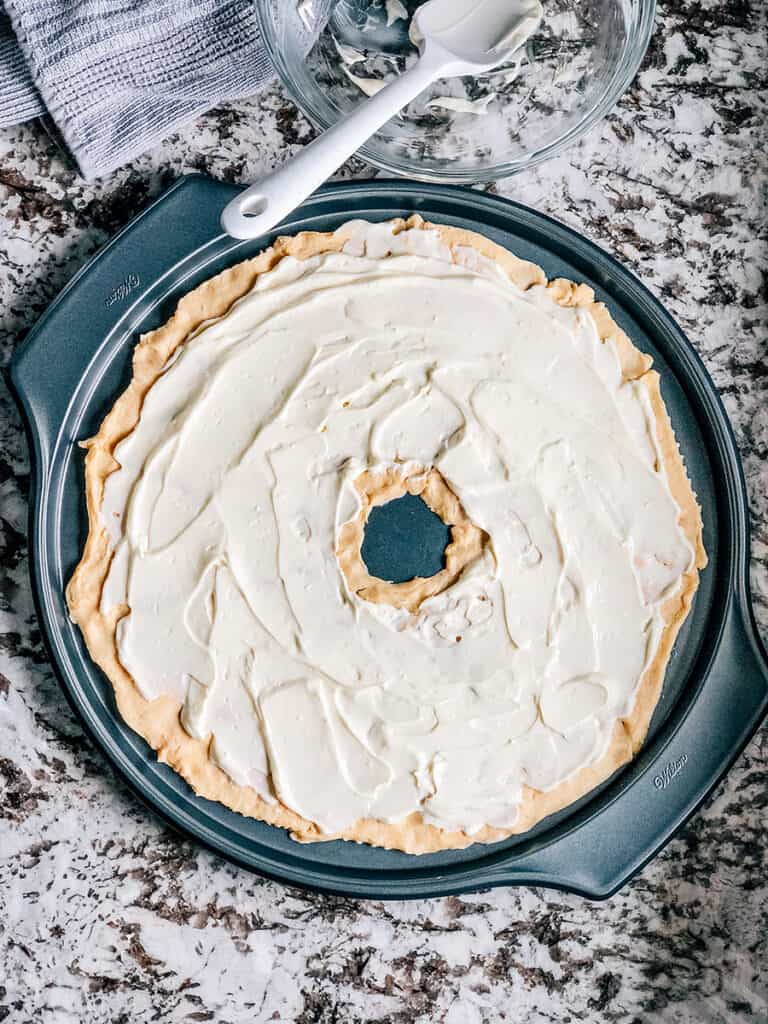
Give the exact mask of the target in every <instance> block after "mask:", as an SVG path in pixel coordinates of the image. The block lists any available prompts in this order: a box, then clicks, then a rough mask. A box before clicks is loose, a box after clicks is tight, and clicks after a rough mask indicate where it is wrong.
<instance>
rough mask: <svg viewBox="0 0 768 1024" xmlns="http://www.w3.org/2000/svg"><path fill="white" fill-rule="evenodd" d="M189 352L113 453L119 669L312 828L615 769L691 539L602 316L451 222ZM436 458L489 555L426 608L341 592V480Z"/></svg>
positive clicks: (268, 302)
mask: <svg viewBox="0 0 768 1024" xmlns="http://www.w3.org/2000/svg"><path fill="white" fill-rule="evenodd" d="M346 232H347V234H348V241H347V242H346V244H345V246H344V249H343V251H341V252H327V253H324V254H322V255H319V256H312V257H309V258H307V259H305V260H302V261H299V260H296V259H294V258H293V257H286V258H284V259H283V260H282V261H280V262H279V263H278V264H277V266H276V267H275V268H274V269H273V270H271V271H269V272H268V273H265V274H262V275H261V276H260V277H259V278H258V281H257V283H256V285H255V286H254V287H253V288H252V289H251V291H249V292H248V293H247V294H246V295H245V296H244V297H243V298H241V299H240V300H239V301H237V302H236V303H235V305H234V306H233V307H232V309H231V310H230V311H229V312H228V313H227V314H226V315H225V316H224V317H222V318H221V319H219V320H216V321H213V322H209V323H206V324H204V325H203V326H202V327H201V328H200V329H198V330H197V331H196V332H195V334H194V335H193V336H192V337H191V338H190V339H189V340H188V341H187V342H186V343H185V344H184V345H183V346H181V348H180V349H178V350H177V353H176V355H175V356H174V358H173V359H172V360H171V361H170V363H169V365H168V366H167V367H166V369H165V370H164V372H163V374H162V375H161V376H160V377H159V378H158V379H157V381H156V382H155V383H154V385H153V386H152V387H151V389H150V390H149V392H148V393H147V395H146V397H145V399H144V403H143V406H142V410H141V416H140V419H139V422H138V423H137V425H136V427H135V429H134V430H133V431H132V432H131V433H130V434H129V435H128V436H127V437H126V438H125V439H124V440H123V441H122V442H121V443H120V444H119V445H118V447H117V449H116V452H115V456H116V459H117V461H118V463H119V468H118V469H117V470H116V471H115V472H113V473H112V474H111V475H110V476H109V477H108V478H107V480H106V484H105V489H104V498H103V503H102V507H101V517H102V522H103V524H104V526H105V528H106V529H107V531H108V533H109V535H110V538H111V542H112V544H113V547H114V557H113V559H112V562H111V565H110V569H109V573H108V576H107V579H106V582H105V584H104V588H103V590H102V596H101V607H102V610H103V611H105V612H107V611H109V610H110V609H113V608H114V607H115V606H117V605H121V604H126V605H127V606H128V607H129V609H130V611H129V613H128V614H127V615H126V616H125V617H123V618H122V619H121V620H120V622H119V625H118V630H117V637H116V641H117V649H118V654H119V658H120V661H121V662H122V664H123V666H124V667H125V668H126V669H127V671H128V672H129V673H130V674H131V675H132V677H133V679H134V680H135V683H136V685H137V687H138V688H139V690H140V692H141V693H142V695H143V696H144V697H146V698H147V699H153V698H155V697H159V696H161V695H164V694H168V695H170V696H172V697H173V698H175V699H176V700H178V701H179V702H180V703H181V704H182V723H183V725H184V728H185V729H186V730H187V731H188V732H189V733H190V734H191V735H192V736H194V737H198V738H205V737H208V736H210V737H211V747H210V756H211V757H212V758H213V759H214V761H215V762H216V763H217V764H218V765H219V766H220V767H221V768H222V769H223V770H224V771H225V772H226V773H227V774H228V775H229V776H230V777H231V778H232V779H233V780H234V781H235V782H237V783H240V784H243V785H248V786H252V787H254V788H255V789H256V790H257V791H258V792H259V793H260V794H261V795H262V796H263V797H264V798H265V799H267V800H274V799H275V798H277V799H279V800H280V801H281V802H282V803H283V804H285V805H286V806H287V807H288V808H290V809H292V810H294V811H296V812H297V813H299V814H301V815H302V816H303V817H305V818H306V819H308V820H310V821H312V822H315V823H316V824H317V825H318V826H319V828H320V829H321V830H322V831H323V832H325V833H333V832H337V831H339V830H342V829H344V828H347V827H349V826H350V825H352V824H353V823H354V822H355V821H357V820H359V819H360V818H364V817H368V818H375V819H379V820H381V821H385V822H399V821H402V820H403V819H404V818H406V817H407V816H408V815H409V814H410V813H411V812H413V811H418V812H420V813H421V814H422V815H423V819H424V820H425V821H426V822H428V823H432V824H435V825H437V826H440V827H443V828H448V829H454V828H461V829H463V830H465V831H466V832H468V833H469V834H473V833H475V832H477V831H478V830H479V829H481V828H482V826H483V825H486V824H487V825H492V826H495V827H498V828H511V827H513V826H514V823H515V819H516V816H517V813H518V807H519V804H520V802H521V800H522V798H523V793H524V787H525V786H531V787H534V788H536V789H541V790H550V789H552V788H553V787H555V786H557V785H558V784H559V783H561V782H563V780H566V779H568V778H569V777H571V776H572V775H573V774H574V773H575V772H576V771H578V770H579V769H580V768H582V767H583V766H585V765H589V764H592V763H594V762H595V761H596V760H597V759H598V758H600V756H601V755H602V754H603V753H604V751H605V750H606V748H607V745H608V743H609V740H610V737H611V735H612V732H613V729H614V726H615V723H616V721H617V719H619V718H621V717H623V716H626V715H627V714H629V712H630V711H631V709H632V707H633V703H634V700H635V696H636V693H637V690H638V686H639V683H640V679H641V677H642V675H643V672H644V669H645V668H646V666H648V665H649V663H650V662H651V660H652V659H653V656H654V653H655V651H656V649H657V646H658V643H659V638H660V636H661V633H662V631H663V627H664V620H663V617H662V604H663V603H664V601H665V600H666V599H667V598H669V597H670V596H672V595H673V594H674V593H675V592H676V591H677V590H678V588H679V587H680V584H681V578H682V575H683V573H684V572H685V571H686V570H687V569H689V568H690V567H691V565H692V564H693V561H694V552H693V550H692V548H691V545H690V544H689V542H688V540H687V539H686V537H685V534H684V533H683V530H682V528H681V526H680V524H679V513H680V510H679V508H678V506H677V504H676V502H675V500H674V499H673V497H672V495H671V493H670V490H669V486H668V483H667V480H666V477H665V472H664V467H663V464H662V462H661V459H660V455H659V451H658V441H657V438H656V433H655V426H654V417H653V414H652V411H651V409H650V405H649V399H648V396H647V393H646V390H645V388H644V386H643V385H642V383H640V382H636V381H628V380H624V379H623V376H622V372H621V368H620V365H619V360H618V356H617V353H616V351H615V349H614V347H613V346H612V345H611V344H605V343H603V342H601V340H600V336H599V333H598V330H597V327H596V324H595V321H594V319H593V318H592V316H591V314H590V313H589V312H588V311H586V310H584V309H578V308H564V307H561V306H559V305H557V304H556V303H555V302H554V301H553V300H552V298H551V296H550V295H549V294H548V293H547V291H546V289H545V288H543V287H541V286H534V287H531V288H529V289H528V290H527V291H522V290H520V289H519V288H518V287H516V286H515V285H514V284H513V283H512V282H511V281H510V280H509V278H508V276H507V274H506V273H505V271H504V270H503V269H502V268H501V267H500V266H499V265H498V264H496V263H495V262H494V261H492V260H490V259H486V258H485V257H483V256H481V255H480V254H479V253H477V252H476V251H475V250H474V249H471V248H469V247H467V248H466V249H461V248H460V247H459V248H456V247H455V248H454V250H453V256H452V253H451V250H450V249H449V248H448V247H447V246H446V245H445V243H444V242H443V241H442V240H441V237H440V235H439V233H438V232H436V231H431V230H415V229H414V230H406V231H402V232H401V233H399V234H393V232H392V229H391V226H390V225H389V224H381V225H371V224H364V223H362V222H357V223H352V224H350V225H348V226H347V228H346ZM393 465H395V466H397V467H400V469H401V470H402V472H403V473H411V472H413V473H418V472H422V471H425V470H428V469H429V468H431V467H434V468H436V469H438V470H439V472H440V473H441V474H442V477H443V478H444V479H445V481H446V482H447V483H448V485H449V487H450V488H451V489H452V491H453V492H454V493H455V495H456V496H457V497H458V499H459V500H460V502H461V504H462V506H463V508H464V510H465V512H466V514H467V516H468V517H469V518H470V519H471V520H472V521H473V523H475V524H476V525H477V526H478V527H480V528H481V529H482V530H483V531H485V532H486V533H487V534H488V536H489V538H490V541H489V544H488V546H487V548H486V549H485V551H484V554H483V556H482V557H481V558H479V559H478V560H476V561H475V562H474V563H473V564H472V565H471V566H470V567H469V568H468V569H467V570H466V571H465V572H464V573H463V574H462V575H461V577H460V578H459V579H458V580H457V581H456V582H455V583H454V584H453V585H451V586H449V587H448V588H447V589H446V590H444V591H443V592H442V593H440V594H438V595H437V596H435V597H432V598H429V599H428V600H426V601H424V602H423V603H422V604H421V606H420V607H419V608H418V609H417V610H416V611H415V612H410V611H408V610H406V609H395V608H392V607H389V606H388V605H386V604H373V603H371V602H369V601H366V600H364V599H362V598H361V597H359V596H358V595H357V594H356V593H353V592H350V590H349V589H348V587H347V585H346V581H345V578H344V575H343V573H342V572H341V571H340V568H339V564H338V560H337V556H336V546H337V539H338V536H339V531H340V529H341V527H342V526H343V525H344V524H345V523H346V522H347V521H348V520H350V519H351V518H352V517H354V516H355V515H356V514H357V511H358V508H359V499H358V496H357V493H356V491H355V488H354V486H353V483H354V481H355V479H356V478H357V477H359V475H360V474H361V473H362V472H364V471H366V470H367V471H370V472H372V473H374V474H375V473H376V472H377V470H383V469H385V468H387V467H392V466H393Z"/></svg>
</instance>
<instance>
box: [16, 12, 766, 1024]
mask: <svg viewBox="0 0 768 1024" xmlns="http://www.w3.org/2000/svg"><path fill="white" fill-rule="evenodd" d="M767 11H768V8H767V7H766V5H765V4H764V3H760V2H759V0H725V2H721V0H664V2H663V3H662V5H661V12H660V18H659V21H658V24H657V29H656V33H655V36H654V40H653V44H652V46H651V50H650V52H649V54H648V56H647V58H646V61H645V64H644V67H643V70H642V72H641V74H640V76H639V78H638V80H637V82H636V83H635V85H634V86H633V88H632V89H631V91H630V92H629V93H628V94H627V95H626V96H625V97H624V99H623V100H622V102H621V103H620V104H619V106H618V108H617V109H616V110H615V111H614V112H613V113H612V114H611V115H610V117H608V118H607V119H606V120H605V121H604V122H603V123H602V124H601V125H600V126H599V127H597V128H596V129H595V130H593V132H592V133H591V134H590V135H589V136H588V137H587V138H586V139H584V140H583V141H582V142H581V143H580V144H579V145H577V146H576V147H574V148H572V149H571V150H570V151H569V152H567V153H566V154H565V155H564V156H562V157H561V158H558V159H557V160H553V161H551V162H550V163H548V164H546V165H545V166H543V167H541V168H539V169H537V170H535V171H532V172H530V173H527V174H524V175H520V176H518V177H516V178H514V179H512V180H509V181H506V182H501V183H499V185H498V186H497V190H498V191H499V192H500V193H502V194H504V195H509V196H512V197H514V198H516V199H519V200H521V201H522V202H525V203H528V204H530V205H532V206H535V207H537V208H538V209H540V210H543V211H544V212H546V213H550V214H552V215H554V216H555V217H558V218H560V219H561V220H564V221H565V222H567V223H568V224H570V225H572V226H574V227H575V228H577V229H578V230H580V231H582V232H583V233H584V234H586V235H587V236H588V237H589V238H592V239H594V240H595V241H596V242H598V243H599V244H601V245H602V246H604V247H605V248H607V249H608V250H609V251H611V252H612V253H614V254H615V255H616V256H618V257H619V258H620V259H621V260H622V261H623V262H624V263H625V264H626V265H627V266H629V267H630V268H632V269H633V270H634V271H635V272H636V273H638V274H639V275H640V277H641V278H642V279H643V281H644V282H645V283H646V284H647V285H648V286H649V287H650V288H651V289H652V291H654V292H655V294H656V295H658V296H659V297H660V298H661V299H662V300H663V301H664V302H665V303H666V305H667V307H668V308H669V309H670V311H671V312H672V313H673V315H674V316H675V317H676V318H677V319H678V320H679V322H680V323H681V324H682V325H683V327H684V328H685V330H686V331H687V332H688V334H689V336H690V338H691V340H692V341H693V344H694V345H695V346H696V348H697V349H698V351H699V352H700V353H701V355H702V356H703V358H704V361H705V363H706V365H707V367H708V369H709V371H710V373H711V374H712V376H713V378H714V380H715V383H716V384H717V386H718V388H719V389H720V392H721V394H722V396H723V398H724V400H725V403H726V406H727V408H728V412H729V413H730V416H731V419H732V422H733V424H734V428H735V430H736V436H737V439H738V443H739V447H740V449H741V453H742V457H743V460H744V467H745V470H746V475H747V482H748V486H749V492H750V499H751V503H752V513H753V520H754V526H753V542H752V543H753V563H752V567H753V572H752V579H753V587H754V591H755V608H756V612H757V616H758V619H759V621H760V626H761V629H762V631H763V636H764V637H765V638H768V351H767V350H766V340H765V338H766V312H767V303H768V295H767V294H766V286H765V283H764V278H763V277H762V276H761V272H764V271H765V269H766V263H767V262H768V260H767V259H766V248H767V246H766V204H765V186H766V180H767V179H768V168H767V167H766V164H765V149H766V141H767V140H766V134H767V133H768V129H766V113H767V112H766V106H767V105H768V78H767V77H766V72H765V68H766V66H768V46H766V24H765V22H766V12H767ZM311 135H312V132H311V129H310V127H309V125H308V124H307V122H306V121H305V120H304V118H303V117H301V116H300V115H299V114H298V113H297V111H296V110H295V108H294V107H293V106H292V105H291V103H289V102H288V101H287V100H286V98H285V96H284V94H283V93H282V91H281V90H280V89H279V88H278V87H276V86H275V87H273V88H271V89H270V90H269V91H267V92H266V93H265V94H263V95H262V96H261V97H259V98H258V99H254V100H251V101H248V102H242V103H238V104H236V105H233V106H231V107H227V108H226V109H221V110H217V111H214V112H212V113H209V114H208V115H206V116H205V117H202V118H200V120H199V121H198V122H197V123H196V124H194V125H192V126H191V127H189V128H188V129H187V130H186V131H184V132H183V133H181V134H179V135H176V136H174V137H173V138H171V139H169V140H168V141H167V143H166V144H164V145H163V146H161V147H159V148H158V149H156V150H155V151H153V152H151V153H149V154H147V155H145V156H143V157H141V158H140V159H138V160H136V161H135V162H134V163H133V164H131V165H130V166H128V167H126V168H124V169H122V170H120V171H118V172H117V173H115V174H114V175H112V176H111V177H110V178H109V179H107V180H105V181H103V182H100V183H98V184H96V185H86V184H84V183H83V182H82V181H80V180H79V179H78V178H77V176H76V175H75V173H74V172H73V170H72V168H71V166H70V165H69V164H68V163H67V160H66V158H65V156H64V155H63V154H62V152H61V150H60V149H59V147H58V145H57V142H56V141H55V139H54V138H52V137H51V136H50V135H49V134H48V132H47V130H46V127H45V125H43V124H41V123H32V124H30V125H27V126H25V127H21V128H15V129H10V130H6V131H5V132H3V133H0V352H1V358H2V361H3V363H5V362H7V360H8V358H9V356H10V354H11V352H12V351H13V349H14V347H15V346H16V345H18V344H19V342H20V341H21V339H22V338H23V336H24V333H25V332H26V331H27V330H28V329H29V327H30V326H31V325H32V323H33V322H34V321H35V319H36V318H37V317H38V315H39V314H40V313H41V312H42V311H43V310H44V309H45V307H46V306H47V305H48V303H49V302H50V301H51V299H52V298H53V297H54V296H55V295H56V293H57V292H58V291H59V290H60V289H61V287H62V286H63V285H64V284H65V283H66V282H67V281H68V280H69V279H70V278H71V277H72V275H73V274H74V273H75V271H76V270H77V269H78V268H79V267H80V266H82V264H83V263H84V262H85V261H86V260H87V258H88V257H89V256H90V255H91V254H92V253H93V252H95V251H96V249H97V248H98V247H99V246H100V245H101V244H102V243H103V242H104V241H105V240H106V239H107V238H109V237H110V235H112V234H113V233H114V232H115V231H116V230H117V229H118V228H119V227H120V226H121V225H123V224H124V223H125V222H126V221H128V220H129V219H130V218H131V217H132V216H133V215H134V213H136V212H137V211H138V210H139V209H141V207H142V206H144V205H145V204H146V203H147V201H148V200H150V199H151V198H152V197H153V196H155V195H157V194H158V193H159V192H160V191H161V190H162V188H163V187H164V186H166V185H167V184H169V183H170V182H171V181H172V180H173V179H174V178H175V177H176V176H177V175H178V174H180V173H182V172H185V171H191V170H199V171H204V172H206V173H208V174H211V175H213V176H214V177H219V178H226V179H227V180H230V181H243V182H245V181H248V180H250V179H252V178H255V177H257V176H258V175H259V174H260V173H261V172H262V171H264V170H266V169H268V168H270V167H272V166H273V165H274V164H276V163H277V162H279V161H281V160H283V159H285V157H286V156H288V155H289V154H290V153H291V152H292V151H294V150H295V149H296V148H297V147H299V146H301V144H302V143H304V142H306V141H307V140H308V139H309V138H310V137H311ZM344 173H345V174H346V175H353V176H367V175H368V174H369V173H370V171H369V168H367V167H366V166H364V165H363V164H361V163H360V162H353V163H352V164H351V165H349V166H348V167H347V168H345V171H344ZM0 402H2V411H0V565H1V567H2V569H1V571H0V672H2V675H0V947H1V948H0V1021H12V1022H14V1024H15V1022H20V1024H22V1022H30V1024H38V1022H41V1024H48V1022H54V1024H59V1022H67V1024H69V1022H70V1021H71V1022H78V1024H80V1022H83V1024H100V1022H104V1024H107V1022H109V1024H117V1022H128V1021H130V1022H132V1024H133V1022H137V1021H150V1020H151V1021H167V1022H176V1021H208V1020H210V1021H217V1022H218V1021H221V1022H224V1021H226V1022H230V1024H236V1022H241V1021H242V1022H245V1021H248V1022H249V1024H250V1022H253V1021H261V1020H284V1021H300V1022H303V1024H309V1022H331V1021H333V1022H353V1021H382V1022H383V1021H387V1022H392V1024H415V1022H427V1021H444V1022H451V1024H458V1022H462V1024H463V1022H481V1021H487V1022H495V1021H502V1020H506V1021H515V1022H528V1021H530V1022H536V1024H538V1022H544V1021H553V1022H565V1021H571V1022H575V1021H589V1022H601V1021H628V1022H630V1021H631V1022H636V1021H637V1022H646V1021H648V1022H651V1021H653V1022H656V1021H663V1022H669V1024H672V1022H674V1024H699V1022H707V1024H719V1022H725V1021H727V1022H731V1021H738V1022H741V1021H749V1020H755V1021H760V1022H763V1024H765V1022H767V1021H768V898H767V897H768V837H767V836H766V820H768V785H767V783H768V728H766V727H764V728H763V729H762V730H761V731H760V732H759V733H758V734H757V736H756V737H755V739H754V740H753V741H752V742H751V744H750V745H749V747H748V749H747V750H746V751H745V753H744V754H742V756H741V757H740V758H739V759H738V761H737V763H736V764H735V766H734V767H733V769H732V771H731V772H730V773H729V775H728V778H727V779H726V780H725V781H724V782H723V783H722V784H721V785H720V786H719V787H718V789H717V791H716V793H715V795H714V796H713V798H712V799H710V800H709V801H708V802H707V803H706V805H705V806H704V808H703V809H702V810H701V811H700V812H699V813H698V814H697V815H696V816H695V818H694V819H693V820H692V821H691V822H690V824H689V825H688V826H687V827H686V828H685V829H683V831H682V832H681V833H680V834H679V835H678V837H677V838H676V839H675V840H674V841H673V842H672V843H671V844H670V845H669V846H668V847H667V849H666V850H665V851H664V852H663V853H662V854H661V855H660V856H659V857H658V858H657V859H656V860H655V861H654V862H653V863H652V864H650V865H649V866H648V867H646V868H645V870H644V871H643V872H642V873H641V874H640V875H639V876H638V877H637V878H636V879H635V880H634V881H633V882H631V883H630V884H629V885H628V886H627V887H626V888H625V889H624V890H623V891H622V892H620V893H619V894H618V895H617V896H615V897H613V899H611V900H609V901H607V902H605V903H602V904H589V903H586V902H584V901H583V900H581V899H578V898H576V897H571V896H564V895H561V894H558V893H555V892H548V891H545V890H541V889H499V890H494V891H492V892H485V893H479V894H477V895H473V896H463V897H460V898H459V897H454V898H447V899H439V900H425V901H421V902H415V903H394V904H383V903H374V902H368V901H355V900H345V899H338V898H332V897H322V896H314V895H307V894H304V893H300V892H296V891H292V890H289V889H285V888H283V887H282V886H280V885H277V884H274V883H272V882H267V881H262V880H260V879H258V878H255V877H253V876H251V875H249V874H247V873H246V872H243V871H239V870H237V869H235V868H233V867H231V866H229V865H228V864H226V863H224V862H223V861H221V860H218V859H217V858H215V857H213V856H211V855H210V854H208V853H206V852H202V851H200V850H199V849H197V848H196V847H195V846H194V845H193V844H191V843H186V842H182V841H180V840H179V839H178V838H177V837H176V836H174V835H172V834H171V833H170V832H169V831H167V830H166V829H164V828H163V827H162V825H161V824H159V822H158V821H157V820H156V819H155V818H153V816H152V815H151V813H150V812H148V811H147V810H146V809H145V808H144V807H142V806H141V805H140V804H139V803H138V802H137V800H136V799H135V798H134V797H133V796H132V795H131V794H130V793H129V792H128V791H126V789H125V788H124V787H123V786H122V785H121V784H120V783H119V782H117V781H116V780H115V778H114V777H113V775H112V773H111V771H110V770H109V768H108V767H107V765H106V763H105V761H104V759H103V757H102V756H101V755H100V754H99V753H98V752H97V751H95V750H94V749H93V748H92V747H91V745H90V744H89V742H88V741H87V740H86V739H85V738H84V737H83V734H82V731H81V729H80V726H79V725H78V723H77V721H76V720H75V719H74V718H73V716H72V714H71V713H70V710H69V708H68V706H67V704H66V702H65V700H64V698H63V696H62V694H61V692H60V690H59V687H58V686H57V684H56V682H55V681H54V680H53V678H52V675H51V672H50V669H49V667H48V664H47V662H46V657H45V654H44V652H43V649H42V646H41V643H40V634H39V630H38V626H37V623H36V621H35V615H34V610H33V606H32V600H31V596H30V591H29V585H28V582H27V552H26V540H25V532H26V504H25V502H26V492H27V483H28V474H29V470H28V463H27V455H26V445H25V443H24V440H23V437H22V433H21V426H20V423H19V420H18V416H17V414H16V411H15V409H14V408H13V405H12V403H11V401H10V399H9V397H8V396H7V394H6V393H5V392H4V391H0Z"/></svg>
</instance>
